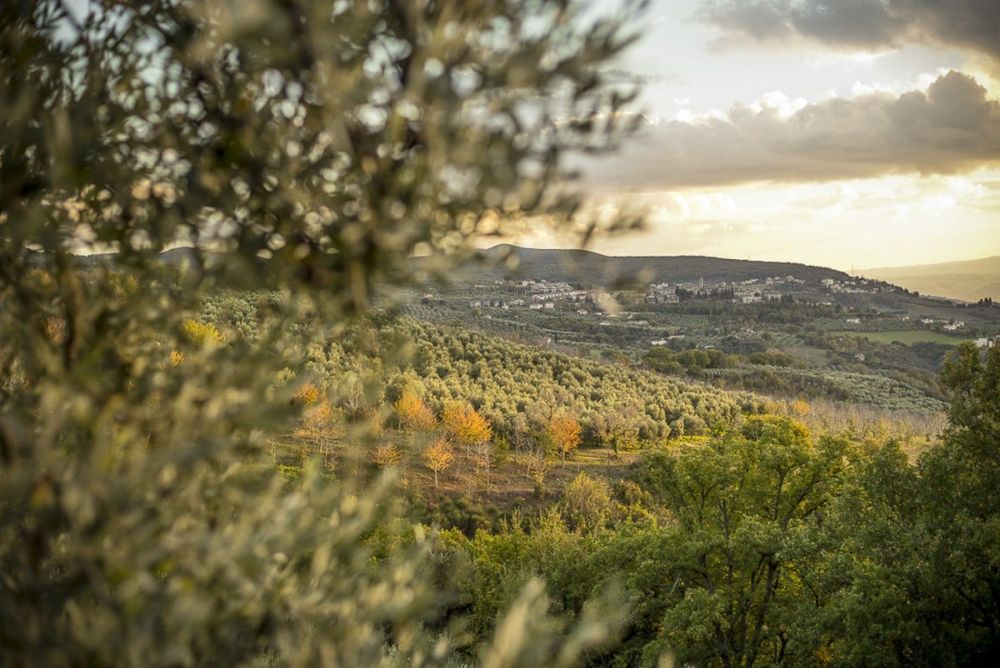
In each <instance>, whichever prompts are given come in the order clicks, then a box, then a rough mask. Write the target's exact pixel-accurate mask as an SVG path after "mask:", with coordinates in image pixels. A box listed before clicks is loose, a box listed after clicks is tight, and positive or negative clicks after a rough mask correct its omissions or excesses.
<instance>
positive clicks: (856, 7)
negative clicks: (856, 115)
mask: <svg viewBox="0 0 1000 668" xmlns="http://www.w3.org/2000/svg"><path fill="white" fill-rule="evenodd" d="M697 18H698V19H700V20H701V21H703V22H705V23H708V24H710V25H713V26H715V27H717V28H719V29H721V30H722V31H724V32H725V33H727V34H728V35H730V36H735V37H746V38H750V39H752V40H756V41H760V42H782V41H788V40H792V39H796V38H798V39H807V40H811V41H817V42H820V43H823V44H827V45H829V46H832V47H836V48H848V49H863V50H873V51H880V50H885V49H894V48H898V47H900V46H901V45H902V44H904V43H907V42H920V43H936V44H944V45H949V46H956V47H961V48H964V49H971V50H973V51H978V52H979V53H983V54H986V55H988V56H989V57H990V58H992V59H994V60H1000V2H997V0H949V1H948V2H943V1H942V0H705V1H704V2H703V3H702V6H701V9H700V10H699V12H698V13H697Z"/></svg>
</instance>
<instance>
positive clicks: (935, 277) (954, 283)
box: [858, 256, 1000, 301]
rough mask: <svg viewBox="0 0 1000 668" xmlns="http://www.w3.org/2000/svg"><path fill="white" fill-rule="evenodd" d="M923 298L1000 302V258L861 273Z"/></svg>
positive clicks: (867, 270) (868, 270)
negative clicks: (925, 296) (911, 291)
mask: <svg viewBox="0 0 1000 668" xmlns="http://www.w3.org/2000/svg"><path fill="white" fill-rule="evenodd" d="M858 273H860V274H862V275H864V276H867V277H869V278H878V279H881V280H884V281H889V282H890V283H895V284H896V285H900V286H902V287H904V288H906V289H908V290H916V291H918V292H920V293H922V294H928V295H937V296H941V297H950V298H953V299H962V300H965V301H978V300H980V299H983V298H985V297H989V298H991V299H993V300H994V301H1000V256H997V257H989V258H984V259H982V260H969V261H967V262H947V263H943V264H930V265H921V266H915V267H884V268H879V269H866V270H864V271H861V272H858Z"/></svg>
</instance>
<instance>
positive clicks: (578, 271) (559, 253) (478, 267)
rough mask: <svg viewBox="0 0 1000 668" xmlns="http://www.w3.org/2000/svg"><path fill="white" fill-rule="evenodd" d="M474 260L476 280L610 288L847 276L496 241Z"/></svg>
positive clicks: (790, 266) (792, 266)
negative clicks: (521, 280) (529, 280)
mask: <svg viewBox="0 0 1000 668" xmlns="http://www.w3.org/2000/svg"><path fill="white" fill-rule="evenodd" d="M478 255H479V257H478V261H473V262H470V263H468V264H467V265H465V267H463V271H465V272H474V273H475V274H476V275H477V277H479V278H486V277H496V278H504V277H510V278H533V279H536V280H542V279H544V280H546V281H568V282H571V283H575V284H584V285H586V284H589V285H593V286H604V287H613V286H618V285H624V284H627V283H630V282H637V283H659V282H670V283H676V282H678V281H696V280H698V279H700V278H704V279H705V280H706V281H709V282H717V281H744V280H748V279H752V278H758V279H763V278H767V277H771V276H789V275H792V276H795V277H796V278H800V279H803V280H805V281H807V282H809V283H818V282H819V281H820V280H822V279H824V278H833V279H838V280H843V279H848V278H849V276H848V275H847V274H846V273H844V272H841V271H837V270H835V269H828V268H825V267H814V266H809V265H805V264H797V263H792V262H753V261H749V260H730V259H725V258H716V257H704V256H694V255H680V256H671V257H645V256H632V257H616V256H608V255H602V254H600V253H595V252H593V251H587V250H578V249H535V248H522V247H519V246H513V245H510V244H500V245H497V246H493V247H492V248H488V249H486V250H484V251H481V252H480V253H479V254H478Z"/></svg>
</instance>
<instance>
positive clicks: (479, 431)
mask: <svg viewBox="0 0 1000 668" xmlns="http://www.w3.org/2000/svg"><path fill="white" fill-rule="evenodd" d="M441 420H442V422H444V427H445V429H447V430H448V433H449V434H450V435H451V436H452V437H453V438H454V439H455V440H456V441H458V442H459V443H462V444H463V445H465V451H466V454H467V455H468V454H469V452H470V451H471V449H472V446H474V445H479V444H480V443H485V442H487V441H489V440H490V439H491V438H493V427H491V426H490V422H489V420H487V419H486V418H484V417H483V416H482V415H480V414H479V413H478V412H477V411H476V409H475V408H473V407H472V404H469V403H467V402H460V401H450V402H448V403H447V404H445V407H444V412H443V414H442V415H441Z"/></svg>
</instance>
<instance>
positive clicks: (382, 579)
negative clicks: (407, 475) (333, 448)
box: [0, 0, 636, 665]
mask: <svg viewBox="0 0 1000 668" xmlns="http://www.w3.org/2000/svg"><path fill="white" fill-rule="evenodd" d="M635 5H636V3H631V4H630V5H629V7H628V8H627V9H628V11H625V12H623V13H619V14H617V15H616V16H615V17H613V18H611V19H595V18H593V17H592V16H590V15H589V14H586V13H584V12H583V10H582V8H581V7H580V6H579V3H577V2H574V1H571V0H453V1H447V0H412V1H401V0H356V1H354V0H336V1H334V0H315V1H311V2H305V1H291V2H289V1H280V0H247V1H246V2H240V3H232V2H226V1H222V0H219V1H212V0H89V1H88V0H80V1H75V2H70V1H68V0H67V1H65V2H60V1H59V0H9V1H6V2H3V3H0V463H2V465H0V571H2V573H3V577H2V578H0V652H2V654H3V656H4V661H3V662H4V663H14V664H36V665H63V664H68V663H98V664H109V663H128V664H142V665H159V664H167V663H170V664H178V663H183V664H192V663H226V664H232V663H242V662H250V661H258V660H265V661H266V660H277V661H280V662H282V663H301V664H316V663H326V664H344V665H378V664H385V663H392V662H394V661H396V660H398V661H407V662H409V663H412V664H414V665H418V664H428V663H434V662H437V661H441V660H443V659H444V657H445V656H447V655H448V654H449V653H450V652H451V651H453V645H454V643H452V642H450V641H449V640H448V638H449V637H450V636H449V635H448V633H447V628H448V627H447V625H446V624H445V623H444V621H442V620H435V618H434V615H433V611H434V610H435V609H436V608H435V606H434V600H435V598H434V597H433V596H431V595H430V593H429V587H428V583H427V582H426V577H424V576H423V575H422V574H423V573H424V572H425V569H422V568H421V567H420V565H419V564H420V563H421V558H422V557H421V555H422V554H424V553H426V552H427V551H428V550H429V549H430V547H429V544H430V541H429V539H427V538H424V537H422V534H421V533H420V532H416V533H415V534H414V535H412V536H411V537H410V539H409V540H408V541H403V542H402V543H403V544H406V545H409V546H410V547H409V548H407V549H404V550H400V551H399V553H398V554H393V555H391V556H388V557H384V558H381V559H380V560H378V562H377V566H375V567H373V566H372V559H370V558H369V556H370V555H369V554H368V553H367V551H366V549H365V548H364V541H363V540H362V539H363V537H364V536H365V535H367V534H368V533H369V532H370V531H371V530H372V529H373V527H375V526H376V525H377V524H379V523H380V522H381V521H382V518H383V517H384V516H385V514H386V513H387V512H388V511H390V509H391V508H392V506H393V501H392V494H391V491H390V490H391V488H390V487H387V486H378V487H375V488H367V489H361V488H359V487H358V485H359V484H360V483H356V482H354V481H352V480H351V479H349V478H341V479H338V480H331V478H330V474H328V473H323V472H322V471H320V470H319V469H318V468H316V469H313V470H307V471H306V473H305V474H304V475H302V476H301V477H300V478H299V479H297V480H295V481H291V482H288V481H285V480H283V479H282V478H281V477H280V476H279V475H278V474H277V473H276V472H274V471H272V470H271V469H270V467H269V466H267V465H265V464H264V463H263V462H264V461H266V458H263V457H261V456H260V455H261V453H262V451H263V446H265V444H266V442H267V440H268V438H269V434H272V433H276V432H281V431H282V430H284V431H288V430H290V429H291V425H292V421H293V420H294V417H295V416H294V411H292V410H291V408H290V406H292V405H294V402H293V401H292V396H293V394H294V391H295V387H294V383H290V382H288V377H289V373H292V374H294V373H295V370H297V369H300V368H301V366H302V363H303V357H304V354H303V346H301V345H299V344H298V343H297V341H298V339H296V338H295V336H293V335H294V334H296V333H298V334H300V335H301V334H302V331H303V328H304V327H306V325H304V324H303V323H309V322H315V323H324V324H325V326H328V327H332V328H333V329H334V331H338V330H337V329H336V328H337V327H342V326H344V324H345V323H348V324H349V323H350V322H351V319H352V318H353V317H355V316H357V315H359V314H364V313H365V312H366V311H367V310H368V309H369V307H370V305H371V303H372V298H373V295H374V294H375V292H376V290H379V289H383V288H385V287H386V286H391V285H398V284H403V283H406V282H407V281H409V280H410V279H411V278H412V275H413V274H412V271H411V266H412V265H411V263H410V257H411V256H412V255H413V254H414V253H420V252H429V251H458V250H461V249H463V248H465V247H467V245H468V243H469V241H470V240H472V239H474V238H476V237H478V236H481V235H483V234H505V233H507V232H509V231H510V229H511V227H510V226H511V225H527V224H532V225H535V224H554V225H560V226H563V227H570V228H577V229H579V230H580V231H582V232H584V233H587V232H590V231H592V230H593V229H594V226H595V225H596V224H597V223H595V222H594V221H591V220H587V219H585V218H583V217H582V216H581V215H580V214H579V211H580V210H581V209H580V199H579V198H578V197H577V196H576V195H575V194H574V192H573V188H572V178H571V177H572V174H570V173H569V170H567V168H566V159H565V158H566V156H567V155H568V153H572V152H576V151H581V152H582V151H587V152H595V151H597V152H600V151H603V150H606V149H609V148H612V147H613V146H614V145H615V143H616V142H617V141H618V138H619V137H620V136H621V135H622V134H623V132H624V131H626V130H627V128H628V126H629V124H631V123H632V119H634V116H632V115H629V114H627V113H625V108H626V105H627V104H628V103H629V101H630V99H631V96H632V92H631V91H629V90H626V89H625V88H623V86H622V83H621V81H620V80H614V81H611V80H609V79H608V77H607V76H606V75H605V66H606V65H607V64H608V63H609V62H610V61H611V59H613V58H614V57H615V55H616V54H617V53H618V52H619V51H621V49H623V48H624V47H625V46H626V45H627V44H628V43H629V41H630V39H631V37H632V33H631V29H630V28H629V24H628V21H627V17H628V16H629V15H630V14H631V10H632V9H636V7H635ZM622 17H626V18H622ZM599 222H601V223H602V224H604V223H606V224H607V225H608V226H609V227H611V228H615V227H621V226H624V225H627V224H628V223H629V221H620V220H616V221H599ZM166 250H169V251H170V252H169V253H168V254H165V255H163V254H161V253H162V252H163V251H166ZM99 253H100V254H103V255H97V254H99ZM88 254H89V255H88ZM227 287H234V288H248V287H249V288H265V287H266V288H268V289H269V290H270V291H271V292H270V294H271V297H269V298H268V299H266V300H262V302H261V303H260V304H259V306H258V312H257V314H256V316H257V319H258V322H259V323H261V324H260V325H259V327H260V329H259V331H257V332H256V333H255V336H254V337H253V339H252V340H250V338H248V337H246V336H241V334H240V331H239V330H237V329H233V330H232V331H220V332H218V336H217V337H216V336H212V337H204V340H201V339H200V340H198V341H194V340H191V339H190V338H184V336H183V334H184V323H185V322H186V321H194V322H198V309H199V307H200V305H201V303H202V299H203V297H204V296H205V295H207V294H211V293H213V292H214V291H217V290H220V289H222V288H227ZM289 370H291V372H289ZM345 470H347V469H345ZM527 595H528V596H530V605H527V604H524V605H522V606H521V608H517V610H518V611H519V612H518V614H522V613H525V611H526V610H528V611H531V612H532V614H535V613H538V612H539V610H540V607H543V606H541V604H540V601H541V596H540V594H539V592H537V591H534V590H533V591H531V592H528V594H527ZM525 606H527V607H525ZM547 628H550V626H546V625H532V624H528V623H526V621H525V619H524V618H522V617H518V618H517V619H514V620H512V621H510V622H507V623H505V624H504V625H503V626H502V630H503V632H505V633H513V632H514V631H517V634H518V638H517V642H509V643H507V644H506V645H504V647H505V648H506V649H505V650H504V651H499V650H497V649H494V650H490V651H489V652H488V656H489V657H490V661H491V662H492V664H493V665H516V664H518V662H519V661H522V660H523V655H521V654H518V652H516V651H513V650H515V649H517V648H534V649H532V650H531V651H536V652H537V648H539V647H551V648H552V649H551V651H550V652H549V653H548V655H547V658H546V657H539V656H538V655H537V654H535V655H533V656H536V657H538V660H539V661H547V660H549V659H552V658H559V659H560V660H562V661H563V662H565V663H571V662H573V661H574V660H575V657H576V656H578V655H579V652H582V651H584V650H585V649H586V646H587V644H588V642H587V641H586V640H587V639H590V640H595V639H597V638H599V637H602V636H603V634H602V633H597V632H594V629H585V630H584V631H585V632H586V633H587V635H586V636H578V637H577V639H576V641H574V642H571V643H570V644H568V645H565V646H564V648H563V649H559V648H557V647H555V646H553V645H551V644H546V643H544V642H533V641H532V639H531V638H530V637H529V636H530V635H531V634H532V633H535V631H533V629H534V630H538V629H547ZM539 632H540V631H539ZM508 640H510V638H508ZM526 651H527V650H526ZM484 656H485V655H484Z"/></svg>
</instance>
